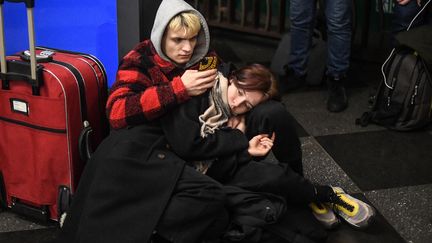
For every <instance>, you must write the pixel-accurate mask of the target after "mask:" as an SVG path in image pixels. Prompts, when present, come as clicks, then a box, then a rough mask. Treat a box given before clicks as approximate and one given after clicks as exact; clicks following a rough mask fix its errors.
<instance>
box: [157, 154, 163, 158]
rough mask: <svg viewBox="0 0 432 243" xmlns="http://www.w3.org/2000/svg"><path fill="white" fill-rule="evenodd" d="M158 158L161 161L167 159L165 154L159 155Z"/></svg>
mask: <svg viewBox="0 0 432 243" xmlns="http://www.w3.org/2000/svg"><path fill="white" fill-rule="evenodd" d="M157 157H158V158H159V159H165V154H158V155H157Z"/></svg>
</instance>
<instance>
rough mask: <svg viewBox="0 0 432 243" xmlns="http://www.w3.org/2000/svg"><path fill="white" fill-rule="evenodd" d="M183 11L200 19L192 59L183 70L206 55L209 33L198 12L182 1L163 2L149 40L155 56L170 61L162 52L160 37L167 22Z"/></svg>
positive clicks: (170, 0)
mask: <svg viewBox="0 0 432 243" xmlns="http://www.w3.org/2000/svg"><path fill="white" fill-rule="evenodd" d="M185 11H193V12H195V13H196V14H197V15H198V16H199V17H200V22H201V30H200V32H199V33H198V39H197V44H196V46H195V50H194V52H193V55H192V58H191V59H190V60H189V62H188V63H186V65H185V68H188V67H190V66H192V65H194V64H195V63H197V62H198V61H199V60H201V59H202V58H203V57H204V56H205V55H206V54H207V52H208V49H209V45H210V33H209V29H208V26H207V22H206V20H205V18H204V17H203V16H202V15H201V13H200V12H198V11H197V10H196V9H194V8H193V7H192V6H190V5H189V4H187V3H186V2H185V1H183V0H163V1H162V3H161V5H160V6H159V9H158V11H157V13H156V17H155V21H154V23H153V29H152V32H151V36H150V39H151V41H152V43H153V46H154V47H155V49H156V52H157V54H158V55H159V56H160V57H162V58H163V59H164V60H166V61H171V60H170V59H169V58H168V57H167V56H166V55H165V53H163V51H162V46H161V42H162V37H163V34H164V32H165V28H166V27H167V25H168V23H169V21H170V20H171V19H172V18H173V17H174V16H176V15H177V14H179V13H181V12H185Z"/></svg>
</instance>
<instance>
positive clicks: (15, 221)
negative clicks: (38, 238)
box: [0, 211, 47, 242]
mask: <svg viewBox="0 0 432 243" xmlns="http://www.w3.org/2000/svg"><path fill="white" fill-rule="evenodd" d="M45 227H47V225H42V224H38V223H35V222H33V221H30V220H27V219H25V218H22V217H19V216H17V215H16V214H12V213H10V212H7V211H3V212H0V233H1V232H9V231H21V230H33V229H41V228H45ZM0 242H1V241H0Z"/></svg>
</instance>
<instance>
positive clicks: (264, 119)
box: [246, 100, 303, 175]
mask: <svg viewBox="0 0 432 243" xmlns="http://www.w3.org/2000/svg"><path fill="white" fill-rule="evenodd" d="M293 121H294V118H293V117H292V116H291V114H289V112H288V111H287V110H286V108H285V107H284V105H283V104H282V103H281V102H278V101H275V100H269V101H266V102H264V103H261V104H259V105H258V106H256V107H255V108H254V109H253V110H252V111H251V112H250V113H249V114H248V116H247V117H246V136H247V137H248V139H251V138H252V137H254V136H255V135H258V134H269V135H271V133H272V132H275V134H276V138H275V141H274V145H273V148H272V152H273V154H274V156H275V157H276V159H277V160H278V161H279V162H280V163H287V164H288V165H289V166H290V167H291V169H292V170H293V171H295V172H297V173H299V174H300V175H303V165H302V151H301V144H300V140H299V138H298V135H297V132H296V130H295V128H294V126H293Z"/></svg>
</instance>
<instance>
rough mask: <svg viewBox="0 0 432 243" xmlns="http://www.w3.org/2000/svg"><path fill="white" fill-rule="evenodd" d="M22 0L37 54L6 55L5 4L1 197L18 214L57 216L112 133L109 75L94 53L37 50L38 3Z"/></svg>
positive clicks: (0, 122) (0, 3) (0, 109)
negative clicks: (108, 111)
mask: <svg viewBox="0 0 432 243" xmlns="http://www.w3.org/2000/svg"><path fill="white" fill-rule="evenodd" d="M10 1H13V2H19V0H10ZM21 2H25V3H26V6H27V15H28V16H27V18H28V19H29V21H28V23H29V39H30V52H28V51H26V52H23V53H20V54H18V55H13V56H8V57H5V54H4V53H5V52H4V37H3V9H0V12H1V16H0V17H1V22H2V23H1V26H2V27H1V30H0V32H2V33H1V35H2V36H1V39H0V41H1V44H0V45H1V46H0V49H1V50H0V51H1V53H0V54H1V60H0V62H1V74H0V75H1V77H0V78H1V84H0V85H1V87H0V201H1V202H2V204H3V206H7V207H9V208H10V209H11V210H12V211H15V212H17V213H21V214H25V215H28V216H32V217H36V218H38V219H41V220H48V219H53V220H58V219H59V217H60V216H61V214H62V213H63V212H65V210H66V209H67V208H68V206H69V203H70V200H71V196H72V194H73V193H74V191H75V189H76V187H77V184H78V181H79V178H80V175H81V172H82V170H83V167H84V165H85V162H86V158H88V157H89V154H90V152H91V149H95V147H96V146H97V145H98V144H99V143H100V142H101V140H102V139H103V138H104V137H105V136H106V135H107V133H108V122H107V120H106V117H105V101H106V98H107V90H108V88H107V80H106V74H105V71H104V68H103V66H102V64H101V63H100V62H99V61H98V60H97V58H95V57H93V56H91V55H86V54H81V53H73V52H67V51H60V50H56V49H50V48H42V47H37V48H35V47H34V34H33V33H34V32H33V6H34V1H33V0H26V1H24V0H23V1H21ZM0 6H1V8H3V0H1V1H0ZM34 52H35V53H36V55H34V54H32V53H34ZM34 57H37V65H36V60H35V59H36V58H34ZM5 59H6V61H5ZM27 59H31V60H30V61H28V60H27ZM89 140H90V141H89ZM89 144H91V145H89ZM89 146H92V148H90V149H89Z"/></svg>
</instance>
